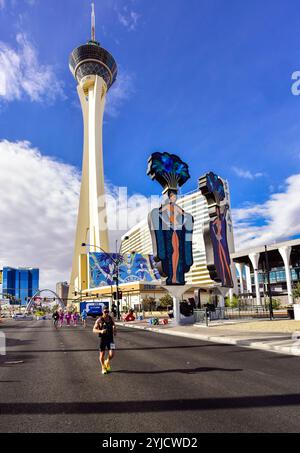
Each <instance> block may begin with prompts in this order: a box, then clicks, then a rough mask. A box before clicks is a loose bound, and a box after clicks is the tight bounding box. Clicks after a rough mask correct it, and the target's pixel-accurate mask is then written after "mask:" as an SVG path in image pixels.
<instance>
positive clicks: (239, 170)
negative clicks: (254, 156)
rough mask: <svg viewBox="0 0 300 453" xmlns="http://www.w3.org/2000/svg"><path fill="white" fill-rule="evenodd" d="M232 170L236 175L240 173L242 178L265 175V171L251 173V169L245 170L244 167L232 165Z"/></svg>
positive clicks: (254, 177)
mask: <svg viewBox="0 0 300 453" xmlns="http://www.w3.org/2000/svg"><path fill="white" fill-rule="evenodd" d="M232 170H233V171H234V172H235V174H236V175H238V176H239V177H240V178H245V179H252V180H253V179H256V178H260V177H262V176H264V173H261V172H257V173H251V171H249V170H243V169H242V168H239V167H232Z"/></svg>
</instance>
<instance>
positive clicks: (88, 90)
mask: <svg viewBox="0 0 300 453" xmlns="http://www.w3.org/2000/svg"><path fill="white" fill-rule="evenodd" d="M69 66H70V70H71V72H72V74H73V75H74V77H75V79H76V81H77V83H78V86H77V92H78V96H79V99H80V103H81V108H82V114H83V123H84V146H83V161H82V181H81V190H80V200H79V210H78V219H77V228H76V236H75V247H74V255H73V262H72V273H71V279H70V292H69V297H72V296H71V294H73V293H74V291H78V290H83V289H86V288H87V284H88V282H87V278H86V266H87V263H86V262H85V261H84V260H86V257H85V249H83V247H82V245H81V244H82V243H88V244H91V245H92V246H91V247H90V250H91V251H97V247H101V248H103V249H104V250H108V230H107V217H106V205H105V190H104V168H103V151H102V124H103V114H104V107H105V98H106V93H107V91H108V90H109V88H110V87H111V85H112V84H113V83H114V81H115V80H116V76H117V65H116V62H115V60H114V58H113V57H112V56H111V55H110V53H109V52H107V51H106V50H105V49H103V48H102V47H101V46H100V43H98V42H97V41H95V16H94V8H92V39H91V40H90V41H89V42H88V43H87V44H85V45H82V46H80V47H78V48H76V49H75V50H73V52H72V53H71V55H70V61H69ZM98 251H99V249H98Z"/></svg>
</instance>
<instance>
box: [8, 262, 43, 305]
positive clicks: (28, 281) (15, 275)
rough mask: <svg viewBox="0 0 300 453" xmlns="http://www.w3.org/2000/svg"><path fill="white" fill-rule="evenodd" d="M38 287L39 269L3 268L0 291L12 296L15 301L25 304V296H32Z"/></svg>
mask: <svg viewBox="0 0 300 453" xmlns="http://www.w3.org/2000/svg"><path fill="white" fill-rule="evenodd" d="M38 289H39V269H31V268H18V269H15V268H12V267H4V268H3V284H2V293H3V294H9V295H10V296H12V297H13V298H14V299H15V300H16V301H17V303H20V301H21V304H22V305H26V304H27V298H28V297H32V296H33V295H34V294H35V293H36V292H37V291H38Z"/></svg>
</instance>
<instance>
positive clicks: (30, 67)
mask: <svg viewBox="0 0 300 453" xmlns="http://www.w3.org/2000/svg"><path fill="white" fill-rule="evenodd" d="M16 41H17V48H16V49H13V48H12V47H10V46H9V45H8V44H5V43H4V42H0V100H1V98H2V100H5V101H14V100H20V99H23V98H25V97H28V98H29V99H30V100H31V101H32V102H41V101H43V100H47V101H50V102H52V101H54V100H55V99H56V98H57V97H62V98H63V97H64V94H63V89H62V82H60V81H59V80H58V79H57V77H56V75H55V73H54V70H53V67H52V66H50V65H43V64H41V63H40V62H39V60H38V54H37V50H36V49H35V47H34V46H33V45H32V44H31V43H30V42H29V41H28V39H27V37H26V35H25V34H22V33H19V34H18V35H17V36H16Z"/></svg>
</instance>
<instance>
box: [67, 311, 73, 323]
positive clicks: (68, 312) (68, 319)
mask: <svg viewBox="0 0 300 453" xmlns="http://www.w3.org/2000/svg"><path fill="white" fill-rule="evenodd" d="M71 318H72V314H71V312H70V311H67V314H66V320H67V326H68V327H70V325H71V324H70V322H71Z"/></svg>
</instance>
